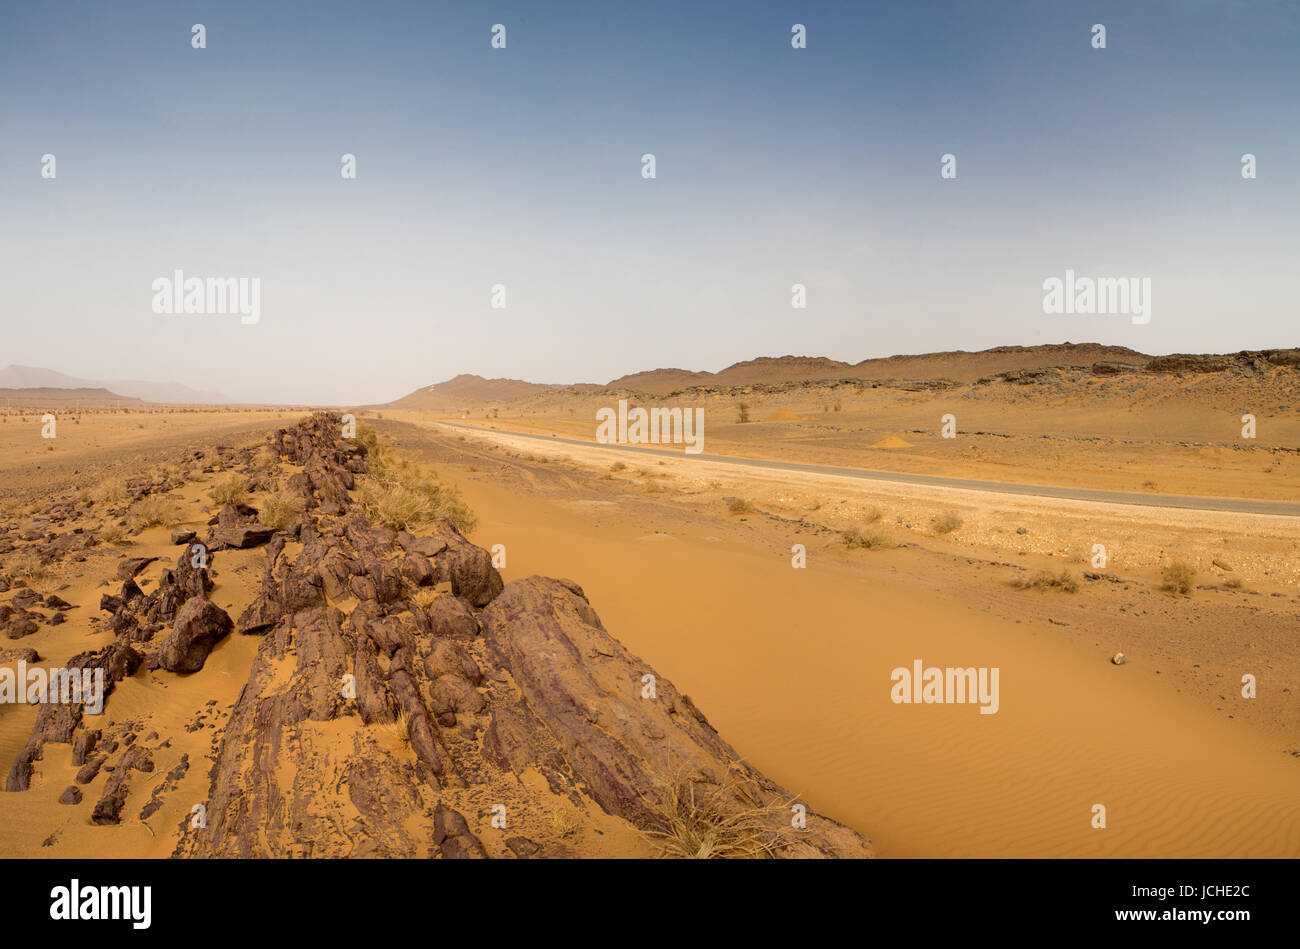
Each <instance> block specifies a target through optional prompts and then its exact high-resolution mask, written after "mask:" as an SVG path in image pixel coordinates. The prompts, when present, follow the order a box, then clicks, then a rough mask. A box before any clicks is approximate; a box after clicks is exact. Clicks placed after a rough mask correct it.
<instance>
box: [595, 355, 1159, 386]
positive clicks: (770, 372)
mask: <svg viewBox="0 0 1300 949" xmlns="http://www.w3.org/2000/svg"><path fill="white" fill-rule="evenodd" d="M1150 359H1151V357H1150V356H1147V355H1144V354H1142V353H1139V352H1136V351H1135V350H1132V349H1129V348H1128V347H1126V346H1103V345H1101V344H1099V343H1060V344H1053V345H1046V346H996V347H994V348H993V349H985V350H982V351H980V352H974V353H970V352H965V351H963V350H958V351H955V352H945V353H923V354H920V355H915V356H888V357H885V358H880V359H864V360H862V362H859V363H847V362H840V361H839V360H837V359H827V358H826V357H824V356H780V357H772V356H760V357H759V358H757V359H750V360H747V361H746V362H738V363H735V364H733V365H730V366H728V367H727V368H726V369H723V370H721V371H720V372H716V373H715V372H691V371H688V370H685V369H655V370H652V371H649V372H638V373H633V374H632V375H629V376H621V377H619V378H618V379H615V380H613V381H612V382H611V383H610V384H609V386H608V388H611V389H634V390H637V391H639V392H646V393H649V394H651V395H666V394H667V393H669V392H675V391H677V390H679V389H685V388H687V387H689V386H699V385H719V386H744V385H771V384H775V383H782V382H819V381H826V380H835V379H952V380H954V381H955V382H973V381H975V380H976V379H979V378H982V377H983V376H990V375H994V374H996V373H999V372H1009V371H1011V370H1012V369H1040V368H1044V367H1047V366H1090V365H1092V364H1093V363H1098V362H1120V363H1129V364H1131V365H1135V366H1144V365H1146V364H1147V363H1148V362H1149V361H1150Z"/></svg>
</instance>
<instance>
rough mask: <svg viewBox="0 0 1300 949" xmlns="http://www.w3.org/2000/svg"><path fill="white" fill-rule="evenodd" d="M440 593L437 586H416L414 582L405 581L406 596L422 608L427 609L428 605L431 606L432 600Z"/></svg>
mask: <svg viewBox="0 0 1300 949" xmlns="http://www.w3.org/2000/svg"><path fill="white" fill-rule="evenodd" d="M441 595H442V594H441V593H439V592H438V589H437V587H417V586H415V584H413V583H410V582H409V581H408V582H407V590H406V596H407V598H408V599H409V600H410V601H411V602H412V603H414V604H415V605H416V606H418V607H419V608H420V609H422V610H428V608H429V607H431V606H433V601H434V600H436V599H438V597H439V596H441Z"/></svg>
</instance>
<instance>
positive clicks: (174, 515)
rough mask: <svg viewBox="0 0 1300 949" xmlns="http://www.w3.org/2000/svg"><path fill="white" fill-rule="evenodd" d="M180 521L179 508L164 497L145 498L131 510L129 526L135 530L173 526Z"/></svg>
mask: <svg viewBox="0 0 1300 949" xmlns="http://www.w3.org/2000/svg"><path fill="white" fill-rule="evenodd" d="M180 522H181V512H180V508H178V507H177V506H176V505H175V504H173V503H172V502H170V501H168V500H167V499H166V498H145V499H144V500H143V501H141V502H140V503H139V504H137V505H136V506H135V510H134V511H132V512H131V527H132V529H134V530H137V531H142V530H145V529H146V528H149V527H175V526H176V525H177V524H179V523H180Z"/></svg>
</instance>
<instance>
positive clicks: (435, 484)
mask: <svg viewBox="0 0 1300 949" xmlns="http://www.w3.org/2000/svg"><path fill="white" fill-rule="evenodd" d="M357 440H358V441H360V442H361V443H362V444H363V445H365V446H366V452H367V454H366V457H367V460H368V462H369V465H370V473H369V475H368V476H366V477H364V478H363V479H362V480H361V483H360V486H359V488H358V490H357V502H358V503H359V504H360V505H361V510H362V512H363V513H364V514H365V515H366V516H367V517H369V518H370V519H371V520H373V521H376V522H378V523H380V524H383V525H384V526H385V527H391V528H392V529H393V530H399V531H400V530H415V529H418V528H420V527H423V526H424V525H426V524H429V523H431V522H432V521H434V520H436V519H438V518H440V517H445V518H447V519H448V520H450V521H451V522H452V524H454V525H455V526H456V529H457V530H459V531H461V532H462V533H469V532H470V531H472V530H473V529H474V528H475V527H476V526H477V524H478V519H477V518H476V517H475V516H474V512H473V511H471V510H470V509H469V506H468V505H467V504H465V502H464V501H463V500H462V499H461V496H460V492H459V491H457V490H456V488H455V487H454V486H452V485H447V484H443V483H442V482H441V481H439V480H438V476H437V475H436V474H434V473H433V472H429V471H425V470H424V469H423V468H421V467H420V466H419V465H417V464H416V463H415V462H413V461H411V460H410V459H409V458H401V457H397V456H395V455H394V454H393V453H392V452H391V451H389V450H388V448H387V446H385V445H383V444H382V443H381V442H380V441H379V437H378V435H377V434H376V433H375V430H374V429H373V428H371V427H370V426H368V425H362V426H361V427H360V428H359V429H358V430H357Z"/></svg>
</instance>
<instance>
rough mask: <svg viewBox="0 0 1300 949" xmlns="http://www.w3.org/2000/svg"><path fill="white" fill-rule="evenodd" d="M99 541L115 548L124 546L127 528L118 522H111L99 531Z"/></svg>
mask: <svg viewBox="0 0 1300 949" xmlns="http://www.w3.org/2000/svg"><path fill="white" fill-rule="evenodd" d="M99 539H100V541H101V542H103V543H105V544H113V545H114V546H116V545H118V544H124V543H126V528H125V527H123V526H122V525H121V524H119V523H117V521H111V522H109V523H108V524H105V525H104V526H103V527H101V528H100V529H99Z"/></svg>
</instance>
